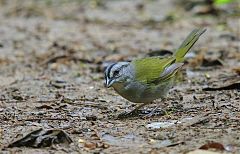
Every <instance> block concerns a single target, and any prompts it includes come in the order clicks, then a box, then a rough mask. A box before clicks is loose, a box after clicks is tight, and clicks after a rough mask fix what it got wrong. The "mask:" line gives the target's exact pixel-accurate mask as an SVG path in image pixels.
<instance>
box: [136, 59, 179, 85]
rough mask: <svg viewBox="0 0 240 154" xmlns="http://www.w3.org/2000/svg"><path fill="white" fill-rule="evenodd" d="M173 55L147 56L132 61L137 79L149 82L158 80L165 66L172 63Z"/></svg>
mask: <svg viewBox="0 0 240 154" xmlns="http://www.w3.org/2000/svg"><path fill="white" fill-rule="evenodd" d="M174 61H175V58H174V57H168V58H159V57H148V58H144V59H138V60H134V61H132V64H133V66H134V68H135V78H136V80H137V81H139V82H142V83H145V84H150V83H153V82H154V81H156V80H159V78H160V77H161V74H162V73H163V71H164V70H165V68H166V67H167V66H169V65H171V64H172V63H174Z"/></svg>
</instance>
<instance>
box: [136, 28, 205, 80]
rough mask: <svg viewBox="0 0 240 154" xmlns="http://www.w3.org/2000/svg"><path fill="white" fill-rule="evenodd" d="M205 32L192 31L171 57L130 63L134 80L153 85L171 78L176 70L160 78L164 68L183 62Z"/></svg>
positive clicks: (145, 59) (203, 30)
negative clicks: (133, 71)
mask: <svg viewBox="0 0 240 154" xmlns="http://www.w3.org/2000/svg"><path fill="white" fill-rule="evenodd" d="M205 31H206V30H205V29H195V30H193V31H192V32H191V33H190V34H189V35H188V36H187V38H186V39H185V40H184V41H183V43H182V44H181V45H180V47H179V48H178V49H177V50H176V52H175V53H174V55H173V56H171V57H168V58H160V57H148V58H143V59H138V60H134V61H132V64H133V66H134V67H135V70H136V71H135V77H136V80H137V81H141V82H142V83H146V84H148V83H149V84H150V83H154V81H159V82H161V81H162V80H164V81H165V80H168V79H170V78H172V77H173V76H174V75H175V74H176V72H177V71H178V68H177V69H176V70H174V71H172V72H170V73H171V74H167V75H166V76H165V77H164V78H163V77H160V76H161V73H162V72H163V71H164V70H165V68H166V67H168V66H170V65H171V64H173V63H181V62H183V61H184V56H185V55H186V53H187V52H188V51H189V50H190V49H191V47H192V46H193V45H194V44H195V42H196V41H197V40H198V38H199V37H200V36H201V35H202V34H203V33H204V32H205ZM179 66H180V65H179Z"/></svg>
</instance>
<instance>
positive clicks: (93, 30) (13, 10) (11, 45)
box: [0, 0, 240, 153]
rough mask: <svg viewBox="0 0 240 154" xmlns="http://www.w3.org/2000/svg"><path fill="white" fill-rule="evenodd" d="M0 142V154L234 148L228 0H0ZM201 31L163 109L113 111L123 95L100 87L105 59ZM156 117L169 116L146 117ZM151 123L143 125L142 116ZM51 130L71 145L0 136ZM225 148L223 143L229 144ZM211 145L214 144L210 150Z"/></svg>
mask: <svg viewBox="0 0 240 154" xmlns="http://www.w3.org/2000/svg"><path fill="white" fill-rule="evenodd" d="M0 4H1V5H0V7H1V8H0V53H1V54H0V81H1V82H0V119H1V121H0V138H1V139H0V149H2V152H3V153H12V152H13V153H57V152H58V153H74V152H75V153H89V152H90V153H101V152H103V153H187V152H189V151H193V150H196V149H198V148H200V147H201V146H203V145H205V144H207V143H209V142H217V143H219V144H222V145H224V147H225V149H224V150H223V151H221V152H236V153H238V152H239V150H240V139H239V134H240V125H239V121H240V112H239V111H240V95H239V94H240V91H239V89H240V88H239V86H240V50H239V48H240V25H239V24H240V22H239V10H240V9H239V4H237V1H235V2H233V3H230V4H227V5H225V4H224V5H216V4H214V5H212V4H208V3H206V4H204V3H199V4H198V3H196V4H195V3H193V2H191V1H189V0H188V1H177V0H168V1H160V0H159V1H157V0H137V1H126V0H122V1H117V0H112V1H110V0H103V1H100V0H93V1H84V0H72V1H64V0H59V1H57V0H56V1H54V0H42V1H36V0H35V1H34V0H24V1H18V0H1V1H0ZM199 27H205V28H206V29H207V31H206V32H205V33H204V34H203V36H202V37H201V38H200V39H199V41H198V42H197V43H196V44H195V45H194V47H193V48H192V50H191V52H190V53H189V54H188V55H187V59H186V64H185V65H184V67H183V69H182V72H183V73H182V76H181V77H180V78H181V82H177V83H176V86H175V87H174V88H173V89H171V91H170V92H169V95H168V97H167V100H166V101H164V102H162V101H161V100H156V102H155V104H154V103H153V104H151V105H148V106H146V107H145V108H143V109H142V110H141V112H142V114H146V113H147V112H149V111H150V110H151V109H152V108H154V107H155V106H156V104H157V103H160V104H161V106H160V108H161V109H163V110H165V111H166V112H165V113H164V114H163V113H162V112H160V110H159V111H157V112H156V114H155V115H154V116H152V117H150V118H143V117H142V115H141V114H140V115H139V116H135V117H130V118H127V119H120V120H117V119H115V117H116V116H117V115H118V114H120V113H123V112H126V111H130V110H132V109H133V108H134V107H135V106H136V105H137V104H134V103H131V102H129V101H127V100H125V99H124V98H122V97H121V96H119V95H118V94H116V92H114V90H113V89H111V88H110V89H107V88H105V87H104V84H103V83H104V78H103V71H104V67H105V66H107V64H109V63H110V62H116V61H128V60H133V59H136V58H142V57H146V56H149V55H151V54H161V53H163V51H165V50H170V51H174V50H175V49H176V48H177V47H178V46H179V45H180V44H181V42H182V41H183V39H184V38H185V37H186V36H187V35H188V33H190V32H191V31H192V30H193V29H194V28H199ZM154 122H157V123H155V124H157V126H158V125H159V124H161V122H162V123H163V124H166V125H169V124H171V125H169V126H165V127H162V128H157V126H152V125H153V124H154ZM150 124H151V125H150ZM39 128H43V129H44V130H45V129H46V130H47V129H60V130H63V131H65V132H66V133H67V134H68V135H69V137H70V138H71V139H72V141H73V142H72V143H71V144H64V145H63V144H57V145H52V146H51V147H39V148H29V147H13V148H8V145H9V144H10V143H12V142H13V141H16V140H17V139H20V138H21V137H22V136H24V135H26V134H28V133H30V132H31V131H33V130H36V129H39ZM229 147H230V148H229ZM218 150H219V149H218Z"/></svg>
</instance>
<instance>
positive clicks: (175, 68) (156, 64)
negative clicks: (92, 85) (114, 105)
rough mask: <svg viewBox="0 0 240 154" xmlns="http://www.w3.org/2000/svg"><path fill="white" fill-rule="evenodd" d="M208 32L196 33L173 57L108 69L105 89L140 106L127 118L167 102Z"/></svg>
mask: <svg viewBox="0 0 240 154" xmlns="http://www.w3.org/2000/svg"><path fill="white" fill-rule="evenodd" d="M205 31H206V29H205V28H196V29H194V30H193V31H192V32H191V33H190V34H189V35H188V36H187V37H186V38H185V40H184V41H183V42H182V44H181V45H180V46H179V47H178V48H177V50H176V51H175V52H174V53H173V54H172V55H171V56H169V57H164V58H163V57H158V56H156V57H145V58H142V59H135V60H133V61H131V62H124V61H120V62H116V63H112V64H110V65H109V66H107V68H106V69H105V71H104V78H105V86H106V87H107V88H109V87H113V89H114V90H115V91H116V92H117V93H118V94H119V95H121V96H122V97H123V98H125V99H127V100H128V101H130V102H133V103H140V105H139V106H137V107H136V108H135V109H133V110H132V111H131V112H129V113H127V114H124V115H125V116H127V115H132V114H134V113H137V111H138V110H139V109H140V108H142V107H144V106H145V105H147V104H150V103H152V102H153V101H154V100H156V99H160V98H161V100H163V101H164V100H165V99H166V97H167V94H168V92H169V90H170V89H171V88H172V87H173V86H174V85H175V84H176V77H177V74H178V73H177V72H179V71H180V70H181V68H182V66H183V65H184V56H185V55H186V54H187V52H188V51H189V50H190V49H191V48H192V46H193V45H194V44H195V43H196V41H197V40H198V39H199V37H200V36H201V35H202V34H203V33H204V32H205ZM157 107H158V106H157ZM154 110H155V109H154ZM154 110H153V111H152V112H151V113H150V115H152V114H153V113H154Z"/></svg>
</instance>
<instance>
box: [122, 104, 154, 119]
mask: <svg viewBox="0 0 240 154" xmlns="http://www.w3.org/2000/svg"><path fill="white" fill-rule="evenodd" d="M149 103H151V102H149ZM149 103H143V104H141V105H139V106H137V107H136V108H135V109H133V110H132V111H130V112H128V113H124V114H119V115H118V119H122V118H128V117H129V116H132V115H134V114H137V113H138V110H139V109H140V108H142V107H144V106H145V105H147V104H149Z"/></svg>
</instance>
